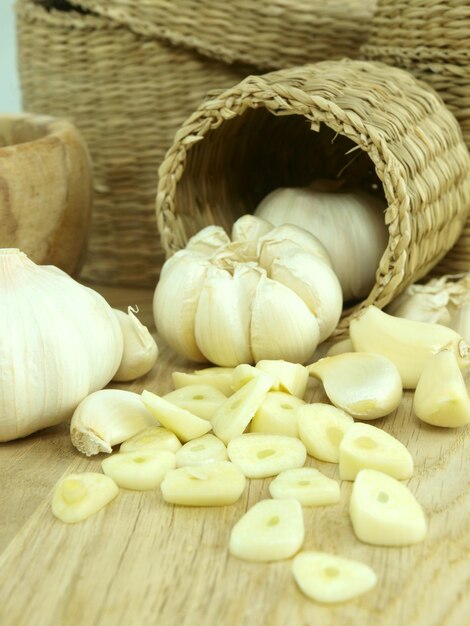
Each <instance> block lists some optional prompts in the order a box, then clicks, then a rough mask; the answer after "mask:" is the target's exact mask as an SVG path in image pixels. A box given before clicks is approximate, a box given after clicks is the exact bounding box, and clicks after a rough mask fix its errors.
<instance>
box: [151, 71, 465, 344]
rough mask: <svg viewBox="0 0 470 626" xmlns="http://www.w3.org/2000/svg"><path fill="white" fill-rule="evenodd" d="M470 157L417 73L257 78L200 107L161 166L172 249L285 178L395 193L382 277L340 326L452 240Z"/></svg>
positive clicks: (166, 239) (386, 298)
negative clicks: (344, 181) (345, 182)
mask: <svg viewBox="0 0 470 626" xmlns="http://www.w3.org/2000/svg"><path fill="white" fill-rule="evenodd" d="M469 171H470V156H469V154H468V152H467V150H466V147H465V144H464V143H463V140H462V135H461V131H460V129H459V127H458V124H457V122H456V121H455V118H454V117H453V116H452V115H451V114H450V113H449V111H448V110H447V109H446V107H445V106H444V105H443V103H442V101H441V99H440V98H439V97H438V96H437V95H436V94H435V93H434V92H433V91H432V90H431V89H430V88H429V87H427V86H426V85H424V84H422V83H419V82H417V81H416V80H415V79H414V78H413V77H412V76H411V75H409V74H408V73H407V72H404V71H402V70H399V69H395V68H391V67H388V66H385V65H383V64H380V63H366V62H360V61H351V60H342V61H327V62H321V63H317V64H312V65H307V66H303V67H298V68H293V69H288V70H281V71H279V72H273V73H270V74H265V75H263V76H251V77H248V78H247V79H245V80H243V81H242V82H241V83H240V84H238V85H237V86H236V87H234V88H233V89H229V90H228V91H224V92H219V93H216V94H214V95H213V97H212V98H211V99H209V100H207V101H205V102H204V103H203V104H201V105H200V106H199V108H198V109H197V110H196V111H195V113H194V114H193V115H192V116H191V117H189V119H188V120H187V121H186V122H185V123H184V124H183V126H182V127H181V128H180V130H179V131H178V133H177V137H176V140H175V143H174V144H173V146H172V147H171V148H170V150H169V151H168V153H167V155H166V157H165V160H164V162H163V164H162V166H161V168H160V172H159V173H160V181H159V186H158V195H157V207H156V209H157V222H158V227H159V230H160V235H161V240H162V243H163V246H164V248H165V250H166V252H167V254H168V255H170V254H172V253H173V252H175V251H176V250H178V249H180V248H182V247H184V245H185V243H186V242H187V240H188V238H189V237H190V236H191V235H193V234H194V233H195V232H196V231H197V230H198V229H200V228H202V227H203V226H206V225H208V224H212V223H216V224H220V225H222V226H224V227H225V228H227V229H229V228H230V226H231V224H232V223H233V221H234V220H235V219H236V218H237V217H238V216H240V215H242V214H243V213H247V212H253V211H254V209H255V208H256V206H257V204H258V203H259V201H260V200H261V199H262V198H263V197H264V196H265V195H266V194H267V193H268V192H270V191H272V190H273V189H274V188H276V187H281V186H303V185H306V184H308V183H310V182H311V181H312V180H313V179H316V178H320V179H324V178H334V177H336V176H337V175H338V174H339V173H341V177H342V178H345V177H346V179H348V178H349V180H350V181H351V182H354V185H355V186H358V185H362V186H363V187H364V188H367V189H368V190H369V191H370V190H373V189H377V188H378V190H377V193H379V194H381V195H382V196H384V197H385V198H386V201H387V204H388V207H387V209H386V211H385V216H384V219H385V223H386V224H387V226H388V230H389V242H388V247H387V249H386V250H385V252H384V254H383V257H382V259H381V262H380V266H379V267H378V268H377V272H376V283H375V285H374V287H373V289H372V290H371V292H370V294H369V296H368V297H367V298H366V300H365V301H364V302H362V303H359V304H357V305H356V306H354V307H352V308H351V309H350V310H349V311H348V312H347V314H346V315H345V317H344V319H343V320H342V322H341V323H340V326H339V327H338V330H337V334H340V333H341V332H343V331H344V329H345V328H346V327H347V325H348V322H349V318H350V316H351V315H353V314H354V313H355V312H357V310H358V309H359V308H361V307H363V306H365V305H368V304H372V303H374V304H376V305H377V306H379V307H383V306H385V305H386V304H388V302H390V300H391V299H392V298H393V297H394V296H395V295H397V294H398V293H399V292H400V291H401V290H402V289H404V288H405V286H407V285H408V284H410V283H411V282H413V281H415V280H417V279H418V278H420V277H421V276H424V275H425V274H426V273H427V272H428V271H429V270H430V268H431V267H432V266H433V265H434V264H436V263H437V261H438V260H439V259H440V258H441V257H442V256H443V255H444V254H445V253H446V252H447V251H448V250H449V249H450V248H451V247H452V245H453V244H454V243H455V241H456V239H457V238H458V236H459V234H460V232H461V229H462V226H463V224H464V221H465V219H466V217H467V214H468V211H469V208H470V177H469V176H468V173H469Z"/></svg>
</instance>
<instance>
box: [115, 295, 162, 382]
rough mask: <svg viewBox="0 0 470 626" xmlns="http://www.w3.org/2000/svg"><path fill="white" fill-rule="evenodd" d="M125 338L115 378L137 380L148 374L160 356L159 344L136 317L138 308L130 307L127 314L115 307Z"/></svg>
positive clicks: (118, 379) (117, 379)
mask: <svg viewBox="0 0 470 626" xmlns="http://www.w3.org/2000/svg"><path fill="white" fill-rule="evenodd" d="M113 311H114V314H115V315H116V317H117V319H118V322H119V326H120V327H121V331H122V337H123V340H124V346H123V352H122V359H121V364H120V365H119V368H118V371H117V372H116V373H115V374H114V376H113V380H116V381H119V382H123V381H129V380H135V379H136V378H139V377H140V376H143V375H144V374H147V372H149V371H150V370H151V369H152V367H153V366H154V365H155V362H156V360H157V357H158V346H157V343H156V341H155V339H154V338H153V337H152V335H151V334H150V332H149V330H148V328H147V327H146V326H144V325H143V324H142V323H141V322H140V321H139V320H138V318H137V317H136V315H135V314H136V313H138V312H139V309H138V308H135V309H133V308H132V307H128V309H127V315H126V313H124V312H123V311H119V310H117V309H113Z"/></svg>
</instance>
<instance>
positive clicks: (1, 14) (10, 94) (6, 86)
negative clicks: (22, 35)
mask: <svg viewBox="0 0 470 626" xmlns="http://www.w3.org/2000/svg"><path fill="white" fill-rule="evenodd" d="M13 4H14V0H0V113H2V112H3V113H15V112H17V111H21V97H20V87H19V81H18V72H17V68H16V40H15V19H14V11H13Z"/></svg>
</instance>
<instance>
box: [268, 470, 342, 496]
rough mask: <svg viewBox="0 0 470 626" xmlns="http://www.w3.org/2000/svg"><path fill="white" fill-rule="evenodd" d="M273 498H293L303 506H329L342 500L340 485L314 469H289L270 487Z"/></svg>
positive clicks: (279, 475)
mask: <svg viewBox="0 0 470 626" xmlns="http://www.w3.org/2000/svg"><path fill="white" fill-rule="evenodd" d="M269 493H270V494H271V497H272V498H276V499H285V498H293V499H294V500H297V501H298V502H300V504H301V505H302V506H327V505H330V504H336V503H337V502H339V499H340V490H339V484H338V483H337V482H336V480H333V479H332V478H328V476H325V475H324V474H322V473H321V472H319V471H318V470H316V469H313V467H297V468H294V469H288V470H285V471H283V472H281V473H280V474H278V475H277V476H276V478H275V479H274V480H273V481H271V483H270V485H269Z"/></svg>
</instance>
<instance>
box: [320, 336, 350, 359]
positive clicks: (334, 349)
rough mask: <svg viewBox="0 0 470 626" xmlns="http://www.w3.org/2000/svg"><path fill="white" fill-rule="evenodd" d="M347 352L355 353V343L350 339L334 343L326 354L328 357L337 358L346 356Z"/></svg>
mask: <svg viewBox="0 0 470 626" xmlns="http://www.w3.org/2000/svg"><path fill="white" fill-rule="evenodd" d="M345 352H354V346H353V342H352V341H351V339H350V338H349V337H347V338H346V339H342V340H341V341H337V342H336V343H334V344H333V345H332V346H331V348H330V349H329V350H328V352H327V353H326V356H337V355H338V354H344V353H345Z"/></svg>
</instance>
